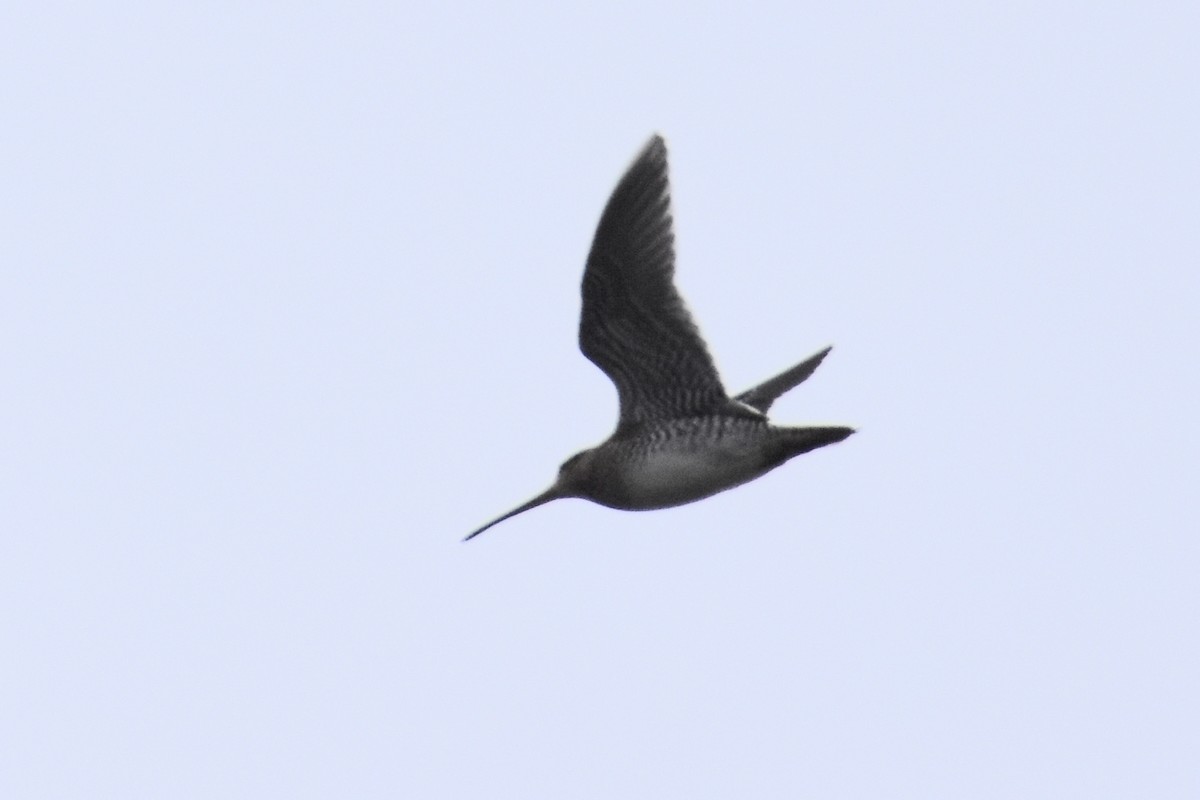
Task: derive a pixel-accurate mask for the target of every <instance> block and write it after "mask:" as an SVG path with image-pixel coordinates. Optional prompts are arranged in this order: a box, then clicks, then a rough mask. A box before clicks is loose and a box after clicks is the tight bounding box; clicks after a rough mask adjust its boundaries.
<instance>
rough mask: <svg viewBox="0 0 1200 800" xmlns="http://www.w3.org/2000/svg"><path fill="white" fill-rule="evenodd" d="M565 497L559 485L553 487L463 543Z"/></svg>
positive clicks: (488, 525) (468, 537) (496, 520)
mask: <svg viewBox="0 0 1200 800" xmlns="http://www.w3.org/2000/svg"><path fill="white" fill-rule="evenodd" d="M565 496H566V495H564V494H563V493H562V492H560V491H559V489H558V486H557V485H556V486H551V487H550V488H549V489H547V490H546V491H544V492H542V493H541V494H539V495H538V496H537V497H535V498H533V499H532V500H530V501H529V502H528V503H523V504H522V505H519V506H517V507H516V508H514V509H513V510H512V511H510V512H508V513H507V514H504V515H502V516H499V517H496V518H495V519H494V520H492V521H491V522H489V523H488V524H487V525H484V526H483V527H482V528H480V529H478V530H476V531H474V532H472V533H471V534H470V535H469V536H467V538H466V539H463V541H464V542H469V541H470V540H471V539H474V538H475V537H476V536H478V535H479V534H481V533H483V532H484V531H486V530H487V529H488V528H490V527H492V526H493V525H496V524H498V523H501V522H504V520H506V519H508V518H509V517H515V516H516V515H517V514H521V513H524V512H526V511H528V510H529V509H531V508H537V507H538V506H540V505H542V504H543V503H549V502H550V501H551V500H557V499H559V498H560V497H565Z"/></svg>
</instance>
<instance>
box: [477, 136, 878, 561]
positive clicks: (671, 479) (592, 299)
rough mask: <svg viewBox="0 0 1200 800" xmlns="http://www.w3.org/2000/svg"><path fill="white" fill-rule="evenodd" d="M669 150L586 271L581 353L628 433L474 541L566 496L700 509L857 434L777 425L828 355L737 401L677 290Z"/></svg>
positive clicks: (609, 212)
mask: <svg viewBox="0 0 1200 800" xmlns="http://www.w3.org/2000/svg"><path fill="white" fill-rule="evenodd" d="M674 275H675V235H674V233H673V232H672V227H671V209H670V187H669V185H668V181H667V148H666V145H665V144H664V143H663V140H662V137H661V136H654V137H653V138H651V139H650V141H649V142H648V143H647V144H646V146H645V147H644V148H643V149H642V152H641V153H640V154H639V155H638V157H637V158H636V159H635V160H634V162H633V164H632V165H631V166H630V167H629V169H628V170H627V171H626V173H625V175H624V176H623V177H622V178H621V181H620V182H619V183H618V184H617V188H616V189H615V190H613V193H612V197H610V198H609V200H608V205H607V206H605V208H604V213H603V214H602V215H601V216H600V224H599V226H598V227H597V228H596V236H595V238H594V239H593V241H592V249H591V252H590V253H589V254H588V259H587V266H586V268H585V269H584V272H583V313H582V315H581V319H580V322H579V349H580V350H582V351H583V354H584V355H585V356H587V357H588V359H589V360H591V362H592V363H593V364H595V365H596V366H597V367H599V368H600V369H601V370H602V371H603V372H604V374H605V375H607V376H608V377H609V379H610V380H611V381H612V382H613V383H614V384H615V385H616V387H617V394H618V396H619V399H620V406H621V409H620V417H619V419H618V421H617V429H616V430H615V431H614V432H613V434H612V436H610V437H609V438H608V439H607V440H606V441H604V442H603V443H601V444H599V445H597V446H596V447H593V448H591V449H589V450H584V451H583V452H581V453H576V454H575V455H573V456H571V457H570V458H568V459H567V460H566V461H565V462H563V465H562V466H561V467H560V468H559V470H558V478H557V480H555V481H554V485H552V486H551V487H550V488H549V489H547V490H546V491H544V492H542V493H541V494H539V495H538V496H537V497H535V498H533V499H532V500H529V501H528V502H526V503H524V504H522V505H520V506H518V507H517V508H515V509H513V510H512V511H509V512H508V513H507V514H504V515H502V516H500V517H497V518H496V519H494V520H492V521H491V522H489V523H487V524H486V525H484V526H483V527H481V528H478V529H477V530H475V531H473V532H472V533H471V534H470V535H468V536H467V537H466V539H465V540H464V541H466V540H469V539H472V538H474V537H476V536H478V535H479V534H481V533H483V532H484V531H486V530H487V529H488V528H490V527H492V526H493V525H495V524H497V523H498V522H503V521H504V520H506V519H508V518H509V517H513V516H516V515H517V514H521V513H523V512H525V511H528V510H530V509H531V508H535V507H537V506H540V505H542V504H543V503H548V502H550V501H551V500H558V499H560V498H565V497H579V498H583V499H585V500H591V501H592V502H594V503H599V504H600V505H603V506H608V507H610V508H619V509H625V510H630V511H641V510H649V509H656V508H669V507H671V506H678V505H683V504H685V503H691V502H693V501H695V500H701V499H703V498H705V497H709V496H711V495H714V494H716V493H717V492H723V491H725V490H726V489H732V488H733V487H735V486H740V485H741V484H743V483H746V482H748V481H752V480H754V479H755V478H758V477H760V476H762V475H765V474H766V473H767V472H770V471H771V470H773V469H775V468H776V467H778V466H780V465H781V464H783V463H785V462H786V461H788V460H789V459H791V458H793V457H795V456H798V455H800V454H802V453H807V452H808V451H810V450H815V449H817V448H818V447H824V446H825V445H828V444H834V443H835V442H840V441H842V440H843V439H845V438H846V437H848V436H849V435H850V434H852V433H854V429H853V428H847V427H843V426H822V427H787V426H777V425H772V424H771V423H770V422H768V421H767V411H768V410H769V409H770V407H771V404H772V403H773V402H775V400H776V398H778V397H779V396H780V395H782V394H783V393H784V392H786V391H788V390H789V389H792V388H794V387H795V386H797V385H799V384H800V383H801V382H803V381H804V380H805V379H806V378H808V376H810V375H812V373H813V371H814V370H816V368H817V367H818V366H819V365H820V363H821V361H822V360H823V359H824V358H825V356H826V355H828V354H829V348H828V347H827V348H825V349H824V350H822V351H821V352H819V353H817V354H815V355H813V356H811V357H810V358H808V359H806V360H805V361H802V362H800V363H799V364H797V365H796V366H794V367H792V368H791V369H789V370H787V371H785V372H783V373H781V374H779V375H776V376H775V377H774V378H771V379H770V380H768V381H765V382H763V383H761V384H759V385H758V386H755V387H754V388H753V389H749V390H747V391H745V392H742V393H741V394H739V395H737V396H736V397H730V396H729V395H728V394H726V393H725V387H724V386H722V384H721V379H720V377H719V376H718V375H717V370H716V367H715V366H714V365H713V360H712V357H711V356H710V355H709V354H708V348H707V347H706V346H705V344H704V340H703V339H702V338H701V337H700V331H699V329H697V327H696V324H695V323H694V322H693V321H692V315H691V314H690V313H688V310H687V307H686V306H685V305H684V303H683V298H681V297H680V296H679V292H678V291H676V289H675V283H674Z"/></svg>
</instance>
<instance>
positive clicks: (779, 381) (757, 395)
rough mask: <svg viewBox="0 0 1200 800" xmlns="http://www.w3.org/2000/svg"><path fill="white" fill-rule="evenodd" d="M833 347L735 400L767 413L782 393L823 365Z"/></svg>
mask: <svg viewBox="0 0 1200 800" xmlns="http://www.w3.org/2000/svg"><path fill="white" fill-rule="evenodd" d="M832 349H833V348H832V347H826V348H825V349H824V350H822V351H821V352H819V353H817V354H816V355H815V356H810V357H809V358H807V359H805V360H804V361H801V362H800V363H799V364H797V365H796V366H794V367H792V368H791V369H789V370H787V371H785V372H781V373H780V374H778V375H776V376H775V377H774V378H771V379H770V380H769V381H763V382H762V383H760V384H759V385H758V386H755V387H754V388H753V389H747V390H746V391H744V392H742V393H741V394H739V395H738V396H737V397H735V398H734V400H737V401H738V402H740V403H745V404H746V405H748V406H750V407H751V408H756V409H758V410H759V411H761V412H762V413H764V414H766V413H767V411H769V410H770V409H771V404H772V403H774V402H775V401H776V400H777V399H779V397H780V395H782V394H783V393H784V392H788V391H791V390H792V389H794V388H795V387H797V386H799V385H800V384H802V383H804V381H806V380H808V376H810V375H812V374H813V372H814V371H816V369H817V367H819V366H821V362H822V361H824V360H825V356H827V355H829V351H830V350H832Z"/></svg>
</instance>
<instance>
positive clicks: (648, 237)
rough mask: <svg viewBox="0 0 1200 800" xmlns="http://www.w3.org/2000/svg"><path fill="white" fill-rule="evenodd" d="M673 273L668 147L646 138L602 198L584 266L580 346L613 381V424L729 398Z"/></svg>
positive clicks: (707, 406)
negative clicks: (617, 409)
mask: <svg viewBox="0 0 1200 800" xmlns="http://www.w3.org/2000/svg"><path fill="white" fill-rule="evenodd" d="M674 275H675V235H674V234H673V233H672V231H671V209H670V188H669V186H668V183H667V148H666V145H665V144H664V143H663V140H662V137H660V136H655V137H654V138H652V139H651V140H650V142H649V143H648V144H647V145H646V147H645V148H644V149H643V150H642V152H641V154H640V155H639V156H638V157H637V159H636V160H635V161H634V162H633V165H632V166H631V167H630V168H629V170H628V171H627V172H626V173H625V176H624V177H623V178H621V182H620V183H618V184H617V188H616V189H615V190H614V191H613V193H612V197H611V198H609V201H608V205H607V206H606V207H605V209H604V214H603V215H602V216H601V217H600V225H599V226H598V227H597V229H596V237H595V239H594V240H593V241H592V250H591V253H590V254H589V255H588V260H587V269H586V270H585V271H584V273H583V314H582V318H581V320H580V325H579V349H580V350H582V351H583V354H584V355H585V356H587V357H588V358H589V359H590V360H591V361H592V363H594V364H595V365H596V366H597V367H599V368H600V369H601V370H603V371H604V374H606V375H607V376H608V377H609V379H611V380H612V382H613V383H614V384H616V387H617V393H618V395H619V396H620V401H621V417H620V422H619V424H618V430H620V429H622V428H628V427H629V426H632V425H636V424H639V423H642V422H646V421H649V420H662V419H671V418H675V417H689V416H698V415H701V414H705V413H711V412H713V411H714V410H717V409H721V408H723V407H725V406H728V405H729V398H728V396H727V395H726V394H725V389H724V387H723V386H722V385H721V379H720V377H718V375H717V370H716V367H715V366H713V361H712V357H711V356H710V355H709V354H708V349H707V348H706V347H705V346H704V340H703V339H702V338H700V331H699V330H698V329H697V328H696V324H695V323H694V322H693V321H692V315H691V314H689V313H688V310H687V307H686V306H685V305H684V304H683V298H681V297H680V296H679V293H678V292H677V291H676V290H675V284H674Z"/></svg>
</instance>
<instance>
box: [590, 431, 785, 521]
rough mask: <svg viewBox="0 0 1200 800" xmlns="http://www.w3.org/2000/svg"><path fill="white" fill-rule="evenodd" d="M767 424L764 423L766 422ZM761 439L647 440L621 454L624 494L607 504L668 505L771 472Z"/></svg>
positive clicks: (617, 478) (617, 482)
mask: <svg viewBox="0 0 1200 800" xmlns="http://www.w3.org/2000/svg"><path fill="white" fill-rule="evenodd" d="M764 427H765V426H764ZM765 446H766V442H765V440H763V439H762V438H761V437H757V436H756V437H721V438H719V439H703V438H697V437H675V438H672V439H669V440H667V441H658V442H652V443H643V445H642V446H641V447H630V448H628V450H627V451H626V452H625V453H623V454H622V456H623V457H622V458H619V459H617V461H618V462H619V463H618V465H617V469H616V474H614V475H613V476H612V477H613V479H614V480H613V483H612V485H613V487H614V488H617V487H619V495H620V497H614V498H612V499H614V500H617V501H618V502H609V501H608V499H607V498H596V499H597V500H599V501H600V502H603V503H605V504H606V505H615V506H617V507H620V508H628V509H652V508H668V507H670V506H678V505H683V504H684V503H691V502H693V501H695V500H700V499H703V498H705V497H708V496H710V495H713V494H716V493H717V492H721V491H724V490H725V489H732V488H733V487H734V486H738V485H740V484H743V483H745V482H747V481H750V480H753V479H754V478H757V477H758V476H760V475H762V474H763V473H764V472H767V471H768V469H769V468H770V467H769V466H767V465H768V463H769V460H768V459H767V458H766V457H765V454H766V450H765Z"/></svg>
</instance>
